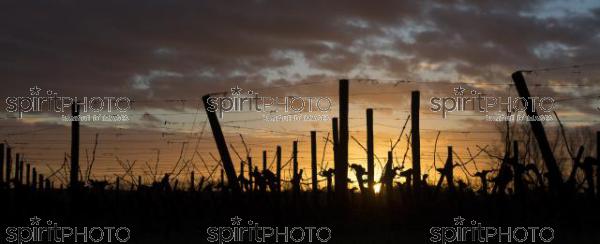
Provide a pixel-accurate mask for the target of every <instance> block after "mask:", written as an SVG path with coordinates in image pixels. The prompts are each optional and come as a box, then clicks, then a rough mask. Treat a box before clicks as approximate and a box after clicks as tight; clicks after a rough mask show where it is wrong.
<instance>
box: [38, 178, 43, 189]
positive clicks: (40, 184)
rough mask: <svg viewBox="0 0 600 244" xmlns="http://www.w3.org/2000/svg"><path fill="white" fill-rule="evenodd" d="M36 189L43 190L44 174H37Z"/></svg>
mask: <svg viewBox="0 0 600 244" xmlns="http://www.w3.org/2000/svg"><path fill="white" fill-rule="evenodd" d="M38 190H40V191H43V190H44V175H43V174H39V175H38Z"/></svg>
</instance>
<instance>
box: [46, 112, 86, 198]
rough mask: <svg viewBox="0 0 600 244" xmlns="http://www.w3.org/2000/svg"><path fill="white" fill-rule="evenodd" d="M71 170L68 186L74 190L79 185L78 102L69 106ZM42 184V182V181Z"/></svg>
mask: <svg viewBox="0 0 600 244" xmlns="http://www.w3.org/2000/svg"><path fill="white" fill-rule="evenodd" d="M71 115H72V116H73V118H74V119H73V121H72V122H71V172H70V177H69V187H70V188H71V190H75V189H77V188H78V187H79V119H78V117H79V104H77V102H76V101H75V102H73V106H72V107H71ZM42 184H43V183H42Z"/></svg>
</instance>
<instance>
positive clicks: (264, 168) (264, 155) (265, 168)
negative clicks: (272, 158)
mask: <svg viewBox="0 0 600 244" xmlns="http://www.w3.org/2000/svg"><path fill="white" fill-rule="evenodd" d="M262 155H263V165H262V166H263V171H265V170H267V151H266V150H264V151H263V154H262Z"/></svg>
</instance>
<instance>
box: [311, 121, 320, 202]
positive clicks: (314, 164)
mask: <svg viewBox="0 0 600 244" xmlns="http://www.w3.org/2000/svg"><path fill="white" fill-rule="evenodd" d="M310 172H311V178H312V191H313V193H316V192H317V191H318V190H319V182H318V179H317V132H316V131H311V132H310Z"/></svg>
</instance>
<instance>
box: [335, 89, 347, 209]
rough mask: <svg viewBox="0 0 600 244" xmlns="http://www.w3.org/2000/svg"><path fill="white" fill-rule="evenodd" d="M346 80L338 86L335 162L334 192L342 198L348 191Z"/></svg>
mask: <svg viewBox="0 0 600 244" xmlns="http://www.w3.org/2000/svg"><path fill="white" fill-rule="evenodd" d="M348 83H349V82H348V80H346V79H343V80H340V87H339V103H340V104H339V108H340V112H339V116H340V122H339V123H340V125H339V127H340V128H339V145H338V160H337V161H336V162H335V193H336V195H337V196H338V197H339V198H338V200H342V199H344V198H345V196H346V192H347V191H348V139H349V138H348V93H349V87H348V85H349V84H348Z"/></svg>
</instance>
